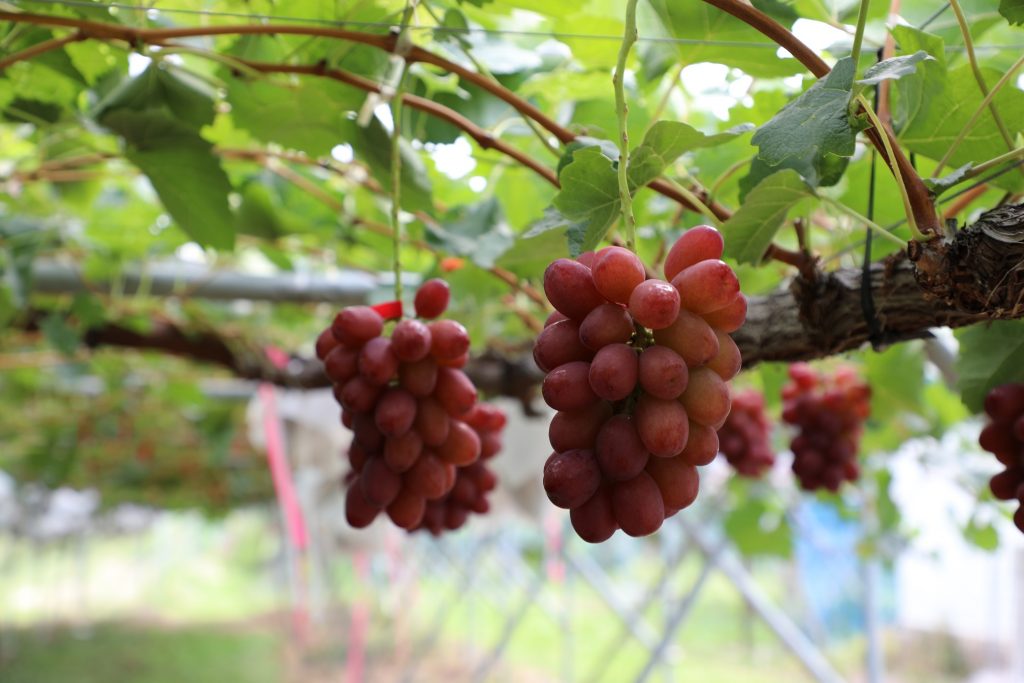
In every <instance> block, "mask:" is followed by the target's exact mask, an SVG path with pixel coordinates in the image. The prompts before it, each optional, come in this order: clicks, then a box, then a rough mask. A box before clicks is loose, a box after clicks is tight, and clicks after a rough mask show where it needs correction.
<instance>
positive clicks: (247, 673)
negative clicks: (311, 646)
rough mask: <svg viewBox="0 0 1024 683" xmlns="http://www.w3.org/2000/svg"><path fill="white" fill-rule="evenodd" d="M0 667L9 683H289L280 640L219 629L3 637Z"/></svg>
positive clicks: (128, 627) (116, 627) (121, 627)
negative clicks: (4, 656) (7, 655)
mask: <svg viewBox="0 0 1024 683" xmlns="http://www.w3.org/2000/svg"><path fill="white" fill-rule="evenodd" d="M5 642H7V643H8V645H7V647H6V648H5V649H9V650H12V651H13V653H14V654H13V657H12V658H11V659H9V660H7V661H5V660H3V659H0V680H2V681H3V682H4V683H111V681H119V682H120V683H183V682H184V681H188V683H224V682H225V681H233V682H236V683H279V682H280V681H282V680H284V672H283V665H282V656H281V649H282V644H281V642H280V640H279V639H277V638H276V637H275V636H273V635H271V634H268V633H259V632H245V631H243V632H236V631H229V630H226V629H224V628H221V627H217V626H186V627H173V628H168V627H160V626H153V625H144V624H129V623H105V624H99V625H97V626H95V627H93V629H92V632H91V633H90V634H89V636H88V638H80V637H76V635H74V634H73V633H72V632H71V631H69V630H67V629H59V630H57V631H55V632H53V633H52V634H51V635H50V636H48V637H45V638H44V637H42V636H41V635H40V633H39V632H38V630H36V629H19V630H12V631H8V632H7V633H6V634H5Z"/></svg>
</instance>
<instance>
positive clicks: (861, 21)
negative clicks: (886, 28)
mask: <svg viewBox="0 0 1024 683" xmlns="http://www.w3.org/2000/svg"><path fill="white" fill-rule="evenodd" d="M870 5H871V0H860V12H859V13H858V14H857V32H856V33H854V34H853V49H852V50H851V51H850V56H851V57H852V58H853V73H854V74H856V73H857V62H858V61H859V60H860V48H861V45H863V44H864V26H865V25H866V24H867V22H868V7H869V6H870ZM879 132H881V131H879Z"/></svg>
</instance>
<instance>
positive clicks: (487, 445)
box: [479, 431, 502, 460]
mask: <svg viewBox="0 0 1024 683" xmlns="http://www.w3.org/2000/svg"><path fill="white" fill-rule="evenodd" d="M479 436H480V459H481V460H488V459H490V458H493V457H494V456H496V455H497V454H498V453H499V452H500V451H501V448H502V441H501V435H500V434H498V433H497V432H489V431H488V432H481V433H479Z"/></svg>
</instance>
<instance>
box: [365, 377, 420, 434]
mask: <svg viewBox="0 0 1024 683" xmlns="http://www.w3.org/2000/svg"><path fill="white" fill-rule="evenodd" d="M373 419H374V422H376V423H377V429H379V430H380V431H381V433H382V434H384V436H399V435H401V434H405V433H406V432H407V431H409V430H410V429H412V425H413V421H414V420H415V419H416V398H415V397H414V396H413V395H412V394H410V393H409V392H408V391H406V390H405V389H399V388H397V387H395V388H391V389H385V390H384V393H382V394H381V395H380V399H379V400H378V401H377V408H376V410H375V411H374V413H373Z"/></svg>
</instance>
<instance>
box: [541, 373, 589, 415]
mask: <svg viewBox="0 0 1024 683" xmlns="http://www.w3.org/2000/svg"><path fill="white" fill-rule="evenodd" d="M589 376H590V363H584V362H582V361H573V362H572V363H566V364H565V365H560V366H559V367H557V368H555V369H554V370H552V371H551V372H549V373H548V374H547V376H546V377H545V378H544V382H543V383H542V384H541V394H542V395H543V397H544V402H545V403H547V404H548V405H549V406H551V407H552V408H554V409H555V410H579V409H580V408H585V407H587V406H588V405H591V404H592V403H596V402H597V401H598V397H597V394H595V393H594V391H593V390H592V389H591V388H590V377H589Z"/></svg>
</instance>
